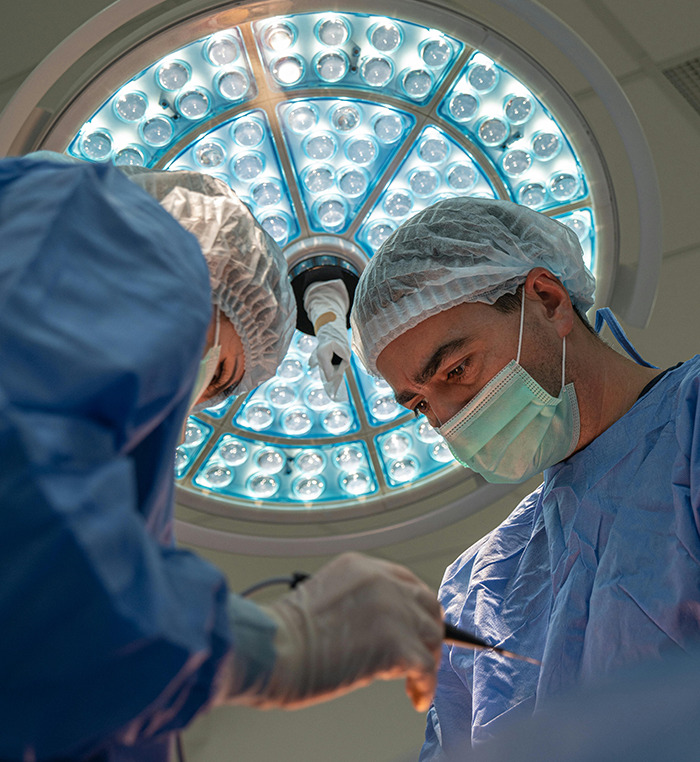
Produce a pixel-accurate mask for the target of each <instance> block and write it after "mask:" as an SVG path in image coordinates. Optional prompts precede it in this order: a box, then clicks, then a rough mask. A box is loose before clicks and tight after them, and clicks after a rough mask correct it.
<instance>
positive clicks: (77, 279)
mask: <svg viewBox="0 0 700 762" xmlns="http://www.w3.org/2000/svg"><path fill="white" fill-rule="evenodd" d="M0 236H1V237H2V241H3V252H2V256H0V512H1V513H0V515H1V517H2V523H1V525H0V622H2V635H1V636H0V685H2V690H0V717H2V728H3V729H2V732H1V733H0V759H34V760H43V759H56V758H66V759H67V758H81V757H84V756H87V755H89V754H93V753H96V752H97V751H100V750H101V749H103V748H106V747H107V746H109V745H110V744H116V745H119V744H123V745H134V744H139V743H147V742H149V741H151V740H152V739H154V738H157V737H159V735H160V734H164V733H167V732H170V731H172V730H174V729H177V728H181V727H183V726H184V725H186V724H187V723H188V721H189V720H190V719H191V718H192V717H193V716H194V715H195V714H196V713H197V712H199V711H200V710H201V709H202V708H204V707H206V706H207V705H208V704H209V703H210V702H211V700H212V698H213V696H214V695H215V693H216V691H217V689H218V683H219V681H220V676H221V673H222V669H223V666H222V665H223V664H224V660H225V658H226V656H227V654H229V652H230V650H231V631H230V630H231V628H230V623H229V602H228V598H229V596H228V592H227V590H226V584H225V580H224V578H223V576H222V574H221V573H220V572H219V571H217V570H216V569H215V568H214V567H212V566H211V565H209V564H208V563H207V562H205V561H203V560H202V559H199V558H198V557H196V556H195V555H193V554H191V553H189V552H186V551H184V550H179V549H176V548H175V547H173V545H172V543H171V542H168V538H169V536H170V535H169V527H170V524H171V522H172V490H173V455H174V451H175V446H176V444H177V442H178V439H179V435H180V431H181V427H182V423H183V420H184V417H185V414H186V411H187V403H188V397H189V393H190V389H191V387H192V384H193V380H194V375H195V373H196V367H197V364H198V361H199V358H200V357H201V352H202V345H203V342H204V336H205V333H206V327H207V325H208V323H209V319H210V316H211V300H210V291H209V277H208V270H207V267H206V263H205V262H204V258H203V257H202V255H201V251H200V249H199V246H198V244H197V241H196V239H194V237H192V236H190V235H189V234H188V233H186V232H185V231H184V230H183V229H182V228H181V227H180V226H179V225H178V224H177V222H176V221H175V220H173V219H172V217H170V216H169V215H168V214H167V213H166V212H165V211H164V210H162V209H161V207H160V206H159V205H158V204H157V203H156V202H155V201H153V200H152V199H151V198H150V197H149V196H147V194H145V193H144V192H143V191H142V190H140V189H139V188H137V187H136V186H135V185H134V184H133V183H131V182H130V181H129V180H128V179H126V178H125V177H123V176H122V175H121V173H119V172H118V171H116V170H114V169H113V168H110V167H107V166H95V165H84V166H70V165H59V164H57V163H55V162H43V161H41V160H38V161H37V160H28V159H26V158H25V159H15V160H6V161H3V162H0Z"/></svg>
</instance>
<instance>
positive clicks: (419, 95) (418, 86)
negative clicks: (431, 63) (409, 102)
mask: <svg viewBox="0 0 700 762" xmlns="http://www.w3.org/2000/svg"><path fill="white" fill-rule="evenodd" d="M401 86H402V87H403V91H404V92H405V93H406V95H408V97H409V98H413V100H417V101H418V100H422V99H423V98H425V96H426V95H428V93H429V92H430V90H431V88H432V86H433V77H432V75H431V74H430V72H429V71H426V70H425V69H412V70H411V71H408V72H406V73H405V74H404V76H403V79H402V81H401Z"/></svg>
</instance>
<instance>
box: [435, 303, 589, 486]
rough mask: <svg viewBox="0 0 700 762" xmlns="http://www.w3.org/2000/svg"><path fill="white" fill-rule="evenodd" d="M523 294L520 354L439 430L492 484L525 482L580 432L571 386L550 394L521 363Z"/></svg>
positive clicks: (561, 455) (565, 452) (566, 451)
mask: <svg viewBox="0 0 700 762" xmlns="http://www.w3.org/2000/svg"><path fill="white" fill-rule="evenodd" d="M524 310H525V295H524V294H523V300H522V305H521V309H520V335H519V339H518V355H517V358H516V359H515V360H511V361H510V362H509V363H508V365H506V367H505V368H503V370H502V371H500V373H498V374H497V375H496V376H494V377H493V378H492V379H491V380H490V381H489V382H488V383H487V384H486V386H484V388H483V389H482V390H481V391H480V392H479V393H478V394H477V395H476V397H474V398H473V399H472V400H470V401H469V402H468V403H467V404H466V405H465V406H464V407H463V408H462V409H461V410H460V411H459V412H458V413H457V414H456V415H454V416H453V417H452V418H451V419H450V420H449V421H447V423H445V424H443V425H442V426H441V427H440V428H439V429H438V431H439V432H440V434H442V436H443V437H444V438H445V441H446V442H447V445H448V446H449V448H450V450H451V451H452V454H453V455H454V456H455V458H456V459H457V460H458V461H459V462H460V463H461V464H462V465H463V466H467V467H468V468H471V469H472V470H473V471H476V472H477V473H478V474H481V475H482V476H483V477H484V479H486V481H488V482H508V483H516V482H523V481H525V480H526V479H529V478H530V477H531V476H534V475H535V474H537V473H539V472H540V471H543V470H544V469H545V468H549V466H553V465H554V464H555V463H559V461H561V460H564V459H565V458H567V457H568V456H569V455H570V454H571V453H572V451H573V449H574V448H575V447H576V444H577V443H578V439H579V433H580V422H579V410H578V402H577V400H576V392H575V391H574V385H573V384H566V385H565V384H564V380H565V366H566V337H564V339H563V347H562V361H561V391H560V392H559V396H558V397H552V395H551V394H549V393H548V392H547V391H545V390H544V389H543V388H542V387H541V386H540V385H539V384H538V383H537V381H535V379H534V378H532V376H531V375H530V374H529V373H528V372H527V371H526V370H524V369H523V368H522V367H521V366H520V364H519V363H520V350H521V348H522V341H523V317H524Z"/></svg>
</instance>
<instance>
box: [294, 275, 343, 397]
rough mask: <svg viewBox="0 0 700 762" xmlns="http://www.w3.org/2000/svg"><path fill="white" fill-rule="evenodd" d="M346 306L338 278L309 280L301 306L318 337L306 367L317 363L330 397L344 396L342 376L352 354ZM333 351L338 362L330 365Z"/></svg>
mask: <svg viewBox="0 0 700 762" xmlns="http://www.w3.org/2000/svg"><path fill="white" fill-rule="evenodd" d="M349 308H350V297H349V296H348V290H347V288H345V284H344V283H343V281H342V280H340V279H337V280H327V281H319V282H318V283H312V284H311V285H310V286H309V287H308V288H307V289H306V291H305V292H304V309H305V310H306V314H307V315H308V316H309V320H311V323H312V325H313V326H314V332H315V333H316V337H317V338H318V345H317V347H316V348H315V349H314V351H313V352H312V353H311V356H310V357H309V367H310V368H315V367H316V366H318V369H319V371H320V374H321V381H322V383H323V388H324V389H325V390H326V394H327V395H328V396H329V397H330V398H331V399H333V400H346V399H347V392H346V391H345V386H344V385H343V376H344V375H345V371H346V370H347V367H348V365H349V363H350V356H351V354H352V350H351V349H350V342H349V341H348V331H347V322H346V320H347V314H348V309H349ZM334 354H335V355H337V356H338V357H339V358H340V363H339V364H338V365H333V362H332V359H333V355H334Z"/></svg>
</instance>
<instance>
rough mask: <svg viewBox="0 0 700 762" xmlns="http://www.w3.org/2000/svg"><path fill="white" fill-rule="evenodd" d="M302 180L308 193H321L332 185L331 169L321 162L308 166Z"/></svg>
mask: <svg viewBox="0 0 700 762" xmlns="http://www.w3.org/2000/svg"><path fill="white" fill-rule="evenodd" d="M302 182H303V183H304V187H305V188H306V190H308V191H309V193H323V191H327V190H328V189H329V188H330V187H331V186H332V185H333V170H332V169H331V168H330V167H327V166H324V165H322V164H321V165H315V166H312V167H309V168H308V169H307V170H306V171H305V172H304V174H303V176H302Z"/></svg>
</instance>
